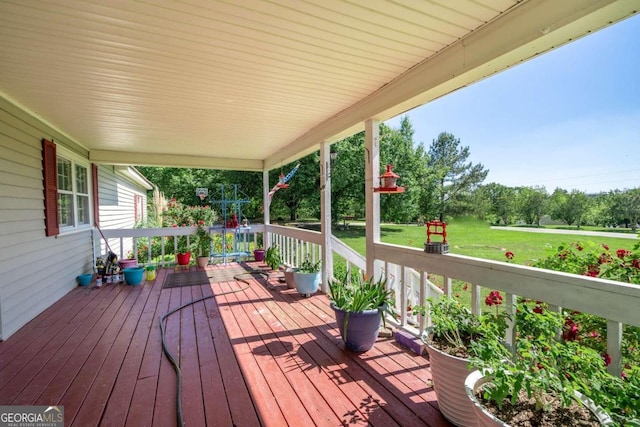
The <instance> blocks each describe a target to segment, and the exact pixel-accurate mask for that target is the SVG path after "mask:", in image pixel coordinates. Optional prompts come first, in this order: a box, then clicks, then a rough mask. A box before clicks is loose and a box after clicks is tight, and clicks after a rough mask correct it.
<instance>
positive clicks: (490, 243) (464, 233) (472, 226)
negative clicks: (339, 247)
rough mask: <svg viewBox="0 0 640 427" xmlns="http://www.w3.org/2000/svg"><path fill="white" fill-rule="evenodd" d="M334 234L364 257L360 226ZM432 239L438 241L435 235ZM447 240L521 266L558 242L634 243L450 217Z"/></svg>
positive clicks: (395, 233) (405, 232)
mask: <svg viewBox="0 0 640 427" xmlns="http://www.w3.org/2000/svg"><path fill="white" fill-rule="evenodd" d="M334 234H335V235H336V237H338V238H340V239H341V240H343V241H344V242H345V243H346V244H348V245H349V246H351V247H352V248H353V249H355V250H356V251H358V252H359V253H360V254H362V255H364V252H365V230H364V226H360V225H352V226H350V227H349V230H334ZM380 234H381V240H382V241H383V242H385V243H394V244H397V245H403V246H410V247H415V248H424V243H425V242H426V241H427V233H426V227H423V226H417V225H387V224H384V225H382V226H381V228H380ZM434 240H436V241H439V240H440V239H439V236H436V239H434ZM447 241H448V242H449V252H450V253H454V254H459V255H467V256H472V257H476V258H483V259H491V260H496V261H506V258H505V252H506V251H511V252H513V253H514V254H515V257H514V259H513V262H515V263H517V264H524V265H528V264H530V263H531V262H532V261H534V260H536V259H540V258H544V257H545V256H547V255H548V254H549V253H551V252H555V249H556V248H557V247H558V246H559V245H560V244H561V243H570V242H575V241H581V242H586V241H592V242H596V243H601V242H602V243H606V244H608V245H609V246H610V247H611V249H612V250H614V251H615V250H616V249H627V250H631V249H632V247H633V245H634V244H635V243H636V240H633V239H620V238H610V237H595V236H576V235H569V234H547V233H526V232H518V231H506V230H492V229H491V228H490V226H489V224H488V223H487V222H484V221H480V220H478V219H475V218H469V217H460V218H454V219H451V220H449V221H448V222H447Z"/></svg>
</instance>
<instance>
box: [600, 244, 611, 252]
mask: <svg viewBox="0 0 640 427" xmlns="http://www.w3.org/2000/svg"><path fill="white" fill-rule="evenodd" d="M602 247H603V248H604V249H605V250H607V251H608V250H609V245H607V244H606V243H603V244H602Z"/></svg>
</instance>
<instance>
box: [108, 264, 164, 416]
mask: <svg viewBox="0 0 640 427" xmlns="http://www.w3.org/2000/svg"><path fill="white" fill-rule="evenodd" d="M167 272H168V270H159V271H158V272H157V277H156V280H155V281H154V282H153V286H154V290H157V291H158V292H160V291H161V289H162V283H163V280H164V277H165V276H166V274H167ZM170 297H171V293H170V292H166V291H162V292H160V297H159V298H158V301H157V303H156V306H155V307H152V306H150V305H149V304H147V306H145V309H144V311H143V316H145V315H152V316H153V318H152V320H151V325H150V329H149V334H148V339H147V341H146V345H145V348H144V354H143V356H142V361H141V364H140V370H139V372H138V374H137V377H134V379H135V387H134V391H133V396H132V398H131V403H130V406H129V408H128V410H129V411H128V413H127V415H126V416H127V418H126V424H125V425H128V426H134V427H137V426H151V425H152V422H153V411H154V409H155V402H156V391H157V387H158V375H159V371H160V360H161V359H162V357H163V356H162V343H161V337H160V323H159V322H160V321H159V319H160V317H161V316H162V315H163V314H164V313H166V312H167V311H168V310H169V299H170ZM119 425H121V424H119Z"/></svg>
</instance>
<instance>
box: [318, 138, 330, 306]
mask: <svg viewBox="0 0 640 427" xmlns="http://www.w3.org/2000/svg"><path fill="white" fill-rule="evenodd" d="M320 182H322V184H321V185H320V188H321V189H322V190H321V192H320V231H321V232H322V278H321V280H322V288H321V289H322V292H324V293H327V292H328V291H329V280H331V278H332V277H333V250H332V248H331V235H332V234H331V144H329V143H328V142H326V141H325V142H323V143H322V145H321V146H320Z"/></svg>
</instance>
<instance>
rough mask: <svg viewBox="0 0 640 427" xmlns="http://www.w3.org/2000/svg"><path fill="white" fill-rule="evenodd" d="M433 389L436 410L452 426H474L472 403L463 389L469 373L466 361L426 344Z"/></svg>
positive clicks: (474, 414)
mask: <svg viewBox="0 0 640 427" xmlns="http://www.w3.org/2000/svg"><path fill="white" fill-rule="evenodd" d="M427 352H428V353H429V362H430V364H431V375H432V377H433V387H434V389H435V391H436V396H437V397H438V408H440V412H442V415H444V417H445V418H446V419H447V420H449V421H450V422H451V423H452V424H454V425H456V426H460V427H464V426H472V425H473V426H474V425H476V418H477V416H476V413H475V411H474V409H473V403H472V402H471V401H470V400H469V397H468V396H467V393H466V392H465V389H464V381H465V379H466V378H467V376H468V375H469V373H471V370H470V369H469V368H468V367H467V366H468V365H469V360H468V359H463V358H461V357H456V356H452V355H450V354H447V353H445V352H443V351H440V350H438V349H437V348H435V347H433V346H432V345H431V344H430V343H429V342H427Z"/></svg>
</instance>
